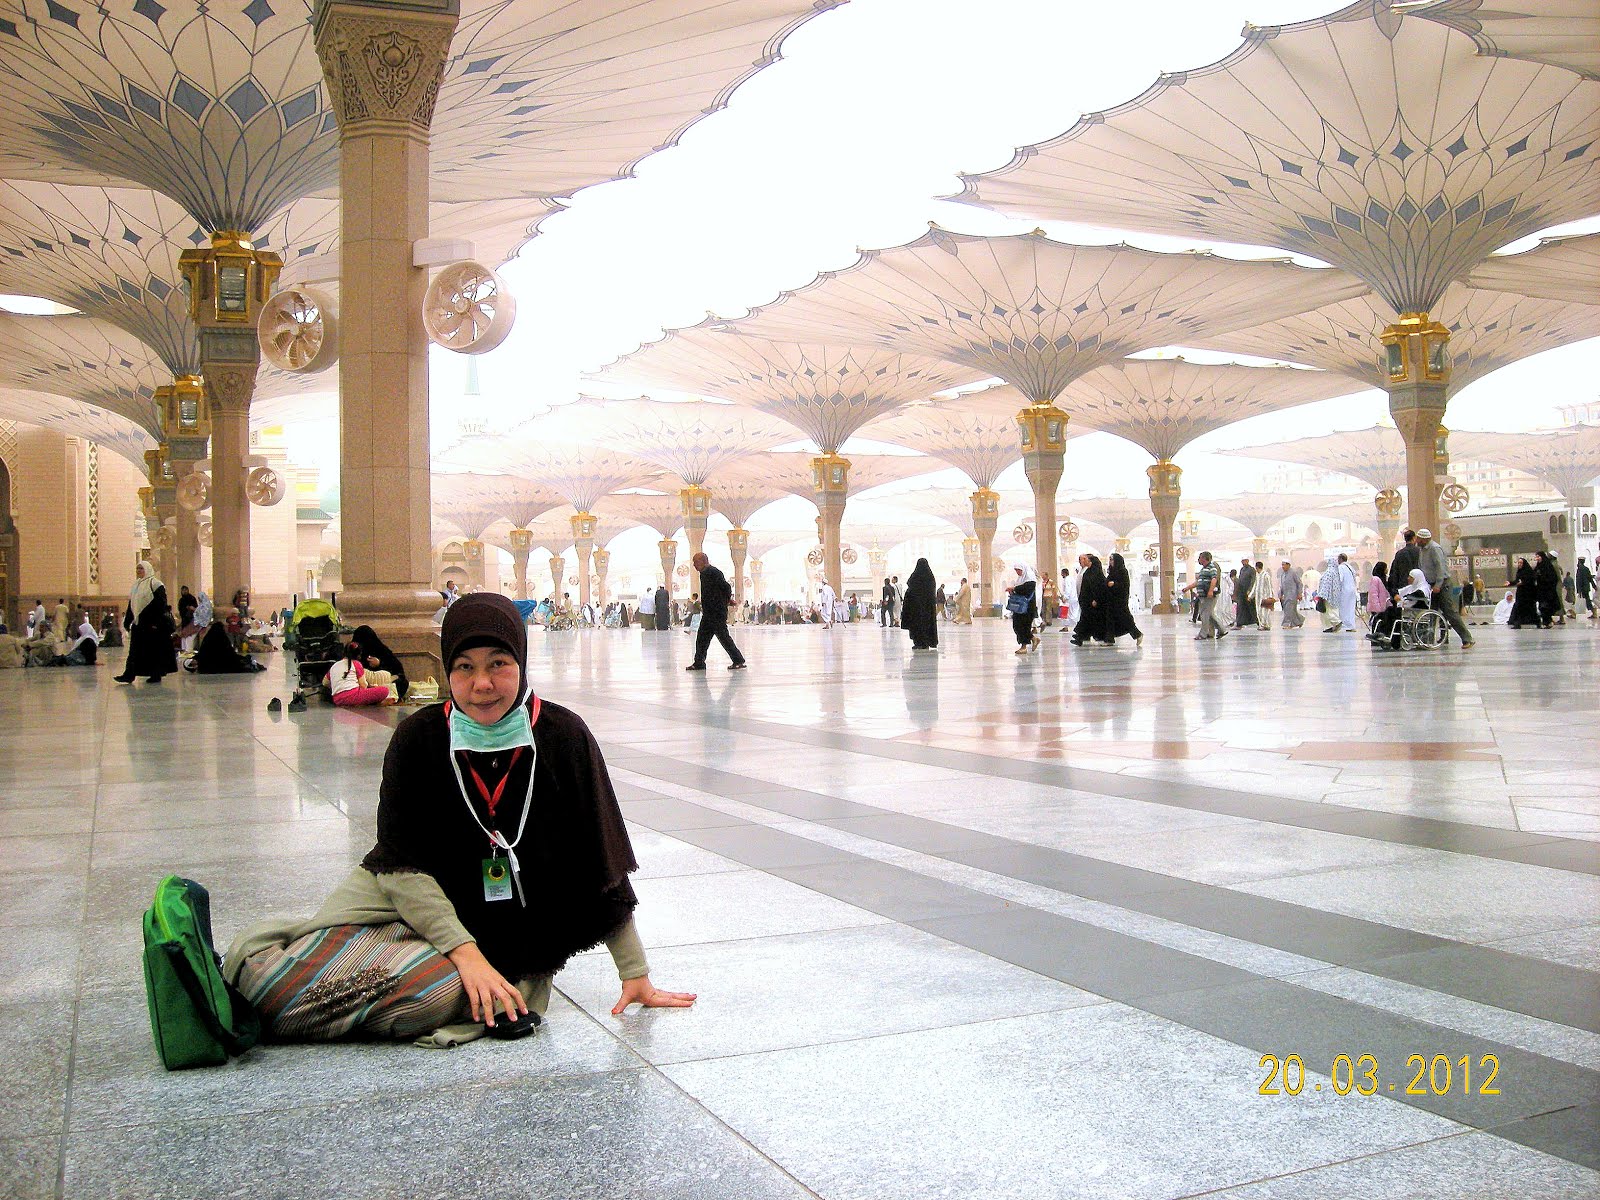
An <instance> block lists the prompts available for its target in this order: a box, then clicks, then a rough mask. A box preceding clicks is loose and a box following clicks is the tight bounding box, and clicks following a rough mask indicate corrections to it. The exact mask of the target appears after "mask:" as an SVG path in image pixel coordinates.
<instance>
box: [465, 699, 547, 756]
mask: <svg viewBox="0 0 1600 1200" xmlns="http://www.w3.org/2000/svg"><path fill="white" fill-rule="evenodd" d="M531 745H533V722H532V721H530V720H529V718H528V706H527V705H526V704H513V705H512V706H511V711H509V712H508V713H506V715H505V716H503V717H501V718H500V719H499V720H498V721H496V722H495V723H494V724H493V725H481V724H479V723H478V722H477V721H474V720H473V719H472V718H471V717H469V716H467V714H466V713H464V712H462V711H461V710H460V709H459V708H457V707H456V706H455V705H451V706H450V755H451V757H452V758H454V757H455V753H456V751H457V750H472V751H476V752H478V753H480V754H493V753H496V752H497V751H500V750H514V749H515V748H516V747H518V746H531Z"/></svg>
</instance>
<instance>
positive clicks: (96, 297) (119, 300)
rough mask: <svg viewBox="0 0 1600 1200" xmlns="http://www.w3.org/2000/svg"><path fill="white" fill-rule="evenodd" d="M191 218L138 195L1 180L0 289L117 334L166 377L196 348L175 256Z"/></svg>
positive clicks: (179, 371)
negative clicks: (133, 341) (66, 309)
mask: <svg viewBox="0 0 1600 1200" xmlns="http://www.w3.org/2000/svg"><path fill="white" fill-rule="evenodd" d="M194 229H195V223H194V218H193V217H191V216H189V215H188V214H187V213H186V212H184V211H183V209H182V208H181V207H179V206H178V204H176V203H175V202H174V201H172V200H168V199H166V198H165V197H163V196H158V195H157V194H155V193H154V192H149V191H145V190H143V189H139V188H96V187H82V186H77V187H70V186H66V187H64V186H60V185H58V184H53V183H32V182H26V181H21V180H0V291H8V292H12V293H21V294H24V295H33V296H43V297H45V298H46V299H49V300H54V301H56V302H57V303H58V304H65V305H68V306H70V307H72V308H76V309H79V310H80V311H82V312H85V313H87V314H89V315H90V316H92V317H99V318H101V319H102V320H105V321H109V322H110V323H111V324H113V325H116V326H117V327H118V328H120V329H124V330H126V331H127V332H128V333H130V334H132V335H133V336H134V337H136V338H138V339H139V340H140V341H142V342H144V343H145V345H147V346H149V347H150V348H151V349H152V350H154V351H155V352H156V353H157V354H158V355H160V357H161V361H162V362H164V363H165V364H166V366H167V370H168V372H169V373H171V374H173V375H188V374H198V373H199V370H200V345H199V340H198V336H197V334H196V330H195V326H194V322H192V321H191V320H190V319H189V297H188V294H187V293H186V292H185V291H184V290H183V281H182V278H181V276H180V275H179V274H178V255H179V253H180V252H181V251H183V250H187V249H189V248H190V246H191V244H192V243H191V242H190V241H188V240H187V239H188V237H189V234H190V232H191V231H192V230H194Z"/></svg>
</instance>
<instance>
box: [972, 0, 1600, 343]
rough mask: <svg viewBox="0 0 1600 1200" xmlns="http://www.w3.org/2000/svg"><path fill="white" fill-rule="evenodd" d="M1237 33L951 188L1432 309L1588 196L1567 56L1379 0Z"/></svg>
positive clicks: (1593, 99) (1583, 98)
mask: <svg viewBox="0 0 1600 1200" xmlns="http://www.w3.org/2000/svg"><path fill="white" fill-rule="evenodd" d="M1458 7H1460V6H1459V5H1458ZM1506 7H1508V8H1518V7H1522V6H1520V5H1507V6H1506ZM1244 36H1245V40H1244V42H1243V44H1242V45H1241V46H1240V47H1239V48H1238V49H1237V50H1235V51H1234V52H1233V53H1232V54H1230V55H1228V56H1227V57H1226V58H1224V59H1222V60H1221V61H1219V62H1216V63H1213V64H1212V65H1211V66H1208V67H1203V68H1200V69H1197V70H1193V71H1188V72H1181V73H1178V74H1173V75H1164V76H1162V77H1161V79H1159V80H1158V81H1157V82H1156V83H1155V84H1154V85H1153V86H1152V87H1151V88H1150V89H1149V90H1148V91H1146V92H1145V93H1144V94H1142V95H1140V96H1138V97H1137V98H1135V99H1133V100H1131V101H1129V102H1128V103H1126V104H1123V105H1120V106H1118V107H1117V108H1113V109H1109V110H1107V111H1105V112H1101V113H1094V114H1092V115H1090V116H1086V117H1084V118H1082V119H1081V120H1080V121H1079V122H1078V123H1077V124H1076V125H1074V126H1073V127H1072V128H1071V129H1069V130H1068V131H1067V132H1066V133H1064V134H1062V135H1060V136H1059V137H1057V138H1055V139H1053V140H1051V141H1048V142H1044V143H1041V144H1039V145H1036V146H1030V147H1027V148H1026V149H1023V150H1020V151H1019V152H1018V153H1017V155H1016V157H1015V158H1013V160H1012V161H1011V163H1010V164H1009V165H1007V166H1005V167H1002V168H1000V169H999V170H998V171H995V172H992V173H989V174H987V175H983V176H978V177H968V178H966V179H965V180H964V183H965V190H964V191H963V193H962V194H961V196H960V199H962V200H965V201H967V202H969V203H975V204H979V205H982V206H983V207H986V208H992V209H996V210H998V211H1001V212H1006V213H1012V214H1017V215H1023V216H1027V217H1029V218H1041V217H1043V218H1051V219H1055V220H1064V221H1085V222H1090V223H1093V224H1098V225H1109V226H1113V227H1115V228H1121V229H1138V230H1145V231H1149V232H1152V233H1163V234H1174V235H1178V236H1190V235H1201V236H1204V237H1206V238H1209V239H1216V240H1223V241H1230V242H1244V243H1248V244H1252V245H1261V246H1276V247H1282V248H1284V249H1286V250H1292V251H1294V252H1296V253H1301V254H1306V255H1309V256H1311V257H1313V258H1316V259H1320V260H1322V261H1323V262H1328V263H1332V264H1334V265H1335V266H1338V267H1343V268H1344V269H1345V270H1347V271H1350V272H1351V273H1352V274H1355V275H1357V276H1359V277H1360V278H1361V279H1363V280H1365V281H1366V282H1367V283H1369V284H1370V285H1371V286H1372V288H1373V290H1375V291H1376V292H1377V293H1378V294H1379V295H1380V296H1382V297H1383V299H1384V300H1385V301H1387V302H1388V304H1389V305H1390V307H1391V310H1392V311H1394V312H1431V311H1432V309H1433V306H1434V304H1435V303H1436V302H1437V301H1438V299H1439V297H1440V294H1441V293H1442V292H1443V291H1444V289H1445V287H1446V285H1448V284H1449V283H1451V282H1452V281H1454V280H1457V279H1459V278H1461V277H1462V276H1463V275H1465V274H1466V273H1467V272H1468V271H1470V270H1471V269H1472V268H1473V267H1474V266H1476V265H1477V264H1478V263H1479V262H1481V261H1482V260H1483V259H1485V258H1487V257H1488V256H1489V255H1490V254H1491V253H1493V252H1494V251H1495V250H1497V249H1498V248H1499V247H1501V246H1504V245H1507V244H1508V243H1510V242H1513V241H1515V240H1517V239H1518V238H1520V237H1524V236H1526V235H1528V234H1530V233H1535V232H1537V231H1538V230H1540V229H1548V228H1550V227H1551V226H1553V225H1558V224H1560V223H1562V222H1563V221H1569V220H1573V219H1576V218H1578V217H1582V216H1586V215H1588V214H1590V213H1592V212H1594V211H1596V209H1597V208H1600V203H1597V199H1600V87H1597V86H1596V85H1595V84H1593V83H1591V82H1588V81H1586V80H1585V79H1583V78H1582V77H1581V76H1579V75H1576V74H1574V73H1573V72H1571V71H1569V70H1566V69H1564V68H1562V67H1557V66H1546V65H1542V64H1539V63H1532V62H1522V61H1518V60H1515V59H1510V58H1485V57H1480V56H1479V55H1478V54H1477V50H1476V47H1475V46H1474V43H1473V40H1472V39H1471V38H1470V37H1468V36H1466V35H1464V34H1463V33H1461V32H1460V31H1458V30H1456V29H1452V28H1450V27H1448V26H1446V25H1442V24H1438V23H1435V22H1434V21H1429V20H1423V19H1421V18H1420V17H1413V16H1403V15H1401V14H1400V13H1397V12H1395V11H1394V10H1393V9H1392V8H1391V7H1390V0H1359V2H1358V3H1355V4H1351V5H1350V6H1349V7H1347V8H1345V9H1343V10H1341V11H1339V12H1337V13H1334V14H1332V15H1330V16H1327V17H1322V18H1319V19H1317V20H1312V21H1304V22H1301V23H1299V24H1297V25H1286V26H1282V27H1276V28H1272V27H1266V28H1255V27H1250V28H1247V29H1246V30H1245V35H1244ZM1391 319H1392V318H1391Z"/></svg>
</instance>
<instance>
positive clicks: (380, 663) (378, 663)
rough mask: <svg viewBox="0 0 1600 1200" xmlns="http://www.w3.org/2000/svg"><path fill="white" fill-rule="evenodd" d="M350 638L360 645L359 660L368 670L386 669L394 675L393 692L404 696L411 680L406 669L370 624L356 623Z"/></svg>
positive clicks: (403, 697)
mask: <svg viewBox="0 0 1600 1200" xmlns="http://www.w3.org/2000/svg"><path fill="white" fill-rule="evenodd" d="M350 640H351V641H352V642H354V643H355V644H356V645H358V646H360V647H361V662H362V664H363V665H364V666H365V667H366V668H367V670H368V671H387V672H389V674H391V675H393V676H394V679H393V680H391V682H392V683H393V684H394V688H395V693H396V695H398V696H399V698H400V699H402V700H404V699H405V698H406V689H407V688H409V687H410V686H411V682H410V681H409V680H408V679H407V678H406V669H405V667H403V666H401V665H400V660H399V659H398V658H397V657H395V653H394V651H393V650H391V649H389V647H387V646H385V645H384V644H383V639H382V638H380V637H379V636H378V634H377V631H376V630H374V629H373V628H372V626H371V625H358V626H356V631H355V632H354V633H352V634H351V635H350Z"/></svg>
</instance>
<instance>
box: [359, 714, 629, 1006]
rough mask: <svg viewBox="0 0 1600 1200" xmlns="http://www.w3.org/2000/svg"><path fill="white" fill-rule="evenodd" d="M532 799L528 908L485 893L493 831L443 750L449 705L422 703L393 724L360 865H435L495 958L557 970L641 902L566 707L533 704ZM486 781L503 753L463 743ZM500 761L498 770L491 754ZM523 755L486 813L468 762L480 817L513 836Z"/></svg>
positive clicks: (524, 971)
mask: <svg viewBox="0 0 1600 1200" xmlns="http://www.w3.org/2000/svg"><path fill="white" fill-rule="evenodd" d="M533 736H534V743H535V745H536V747H537V749H538V766H537V770H536V774H535V775H534V781H533V800H532V804H533V810H532V811H531V812H530V813H529V815H528V824H527V830H526V833H525V835H524V836H523V838H522V842H521V844H520V845H518V846H517V858H518V861H519V862H520V864H521V874H522V888H523V892H524V893H525V895H526V896H527V901H528V903H527V907H526V908H524V907H523V906H522V905H521V904H519V903H518V901H517V899H516V897H515V896H513V897H512V898H511V899H509V900H496V901H486V900H485V899H484V898H483V860H484V859H485V858H486V857H488V855H489V841H488V839H487V838H486V837H485V836H484V834H483V831H482V830H481V829H479V828H478V826H477V824H476V823H475V822H474V821H473V819H472V817H471V816H469V815H468V813H467V810H466V805H465V803H463V800H462V795H461V788H460V786H459V785H458V784H457V782H456V777H455V772H454V771H452V770H451V768H450V762H449V757H448V752H449V745H450V735H449V729H448V726H447V724H446V717H445V706H444V705H442V704H435V705H430V706H429V707H427V708H424V709H423V710H421V711H420V712H418V713H416V714H414V715H412V716H410V717H408V718H406V720H404V721H402V722H401V723H400V725H399V727H398V728H397V729H396V730H395V731H394V738H393V739H392V740H391V741H390V743H389V751H388V753H387V754H386V755H385V756H384V760H383V785H382V788H381V790H380V792H379V799H378V841H377V844H376V845H375V846H374V847H373V848H372V851H371V853H369V854H368V855H367V856H366V858H365V859H363V860H362V863H361V865H362V866H363V867H365V868H366V869H367V870H369V871H371V872H373V873H374V874H388V873H392V872H406V871H415V872H422V873H424V874H427V875H432V876H433V877H434V879H436V880H437V881H438V883H439V886H440V887H441V888H442V889H443V890H444V894H445V895H446V896H448V897H449V898H450V903H451V904H453V905H454V906H455V910H456V916H457V917H458V918H459V919H460V921H461V923H462V924H463V925H465V926H466V928H467V931H468V932H469V933H471V934H472V936H473V938H474V939H475V940H476V941H477V943H478V949H480V950H481V951H483V954H484V956H485V957H486V958H488V960H489V961H490V963H492V964H493V965H494V968H495V969H496V970H497V971H499V972H500V973H501V974H502V975H504V976H505V977H506V978H508V979H511V980H517V979H523V978H527V977H529V976H534V975H544V974H549V973H551V972H553V971H557V970H559V969H560V968H561V966H562V965H563V964H564V963H565V962H566V961H567V959H568V958H570V957H571V956H572V955H574V954H577V953H578V952H579V951H582V950H587V949H589V948H590V947H591V946H595V945H597V944H598V943H600V942H601V941H603V940H604V939H605V938H606V937H608V936H609V935H610V934H612V933H613V932H615V931H616V930H617V928H618V927H619V926H621V925H622V923H623V922H624V921H626V920H627V919H628V916H629V915H630V914H631V913H632V911H633V909H634V906H635V905H636V904H637V903H638V900H637V898H636V897H635V896H634V893H633V886H632V885H631V884H630V883H629V882H628V875H629V873H630V872H632V871H634V870H636V869H637V867H638V863H637V862H636V861H635V860H634V857H633V847H632V845H631V843H630V842H629V841H628V832H627V829H626V828H625V827H624V826H623V823H622V812H621V809H620V808H619V807H618V805H617V797H616V793H615V792H614V791H613V790H612V787H611V777H610V775H609V774H608V773H607V771H606V764H605V760H604V759H603V758H602V757H601V755H600V747H599V746H598V745H597V744H596V743H595V740H594V735H593V734H591V733H590V732H589V727H588V726H587V725H585V724H584V723H583V720H582V719H581V718H580V717H579V716H578V715H577V714H576V713H574V712H572V711H571V710H569V709H566V708H563V707H561V706H560V705H559V704H551V703H548V702H545V703H541V704H539V708H538V720H537V721H535V722H534V727H533ZM462 754H463V758H464V761H466V762H469V763H471V764H472V765H473V766H475V767H476V768H477V770H478V773H479V775H480V776H481V777H482V778H483V781H484V783H485V785H487V786H488V788H489V789H490V790H491V791H493V790H494V789H495V787H496V786H497V785H498V782H499V780H500V779H502V778H505V776H506V774H507V769H506V765H505V764H506V763H507V762H508V760H509V759H510V758H511V755H510V754H509V753H501V754H499V755H495V756H490V755H487V754H474V753H468V752H466V751H463V752H462ZM494 760H498V761H499V762H500V763H501V764H502V765H501V767H500V769H499V770H498V771H495V770H493V769H492V768H491V767H490V762H491V761H494ZM529 763H530V756H529V755H528V754H526V753H524V754H522V755H521V756H520V757H519V758H518V762H517V765H516V766H515V767H512V768H511V769H510V778H509V779H506V785H505V791H504V793H503V795H502V799H501V801H500V804H499V806H498V809H497V810H496V816H495V819H494V822H493V824H492V825H491V824H490V818H489V814H488V812H487V810H486V808H485V805H484V803H483V800H482V798H481V797H480V796H479V795H478V794H477V792H476V790H475V789H474V787H473V784H472V781H471V776H470V775H469V774H468V773H467V771H466V770H465V768H463V770H462V776H463V778H465V779H466V780H467V788H468V791H469V794H470V795H471V797H472V805H473V808H474V810H475V811H476V812H477V814H478V819H479V820H481V821H482V822H483V823H484V824H485V825H489V826H490V828H498V829H499V830H501V832H502V833H504V834H505V836H506V837H507V839H515V838H516V831H517V823H518V821H519V819H520V818H521V815H522V803H523V797H524V796H525V795H526V794H527V790H528V767H529Z"/></svg>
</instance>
